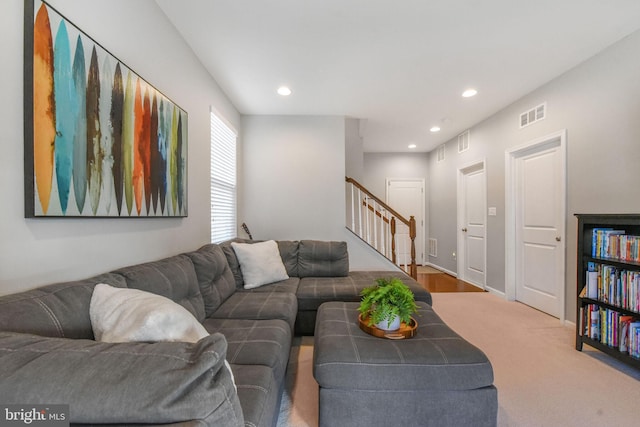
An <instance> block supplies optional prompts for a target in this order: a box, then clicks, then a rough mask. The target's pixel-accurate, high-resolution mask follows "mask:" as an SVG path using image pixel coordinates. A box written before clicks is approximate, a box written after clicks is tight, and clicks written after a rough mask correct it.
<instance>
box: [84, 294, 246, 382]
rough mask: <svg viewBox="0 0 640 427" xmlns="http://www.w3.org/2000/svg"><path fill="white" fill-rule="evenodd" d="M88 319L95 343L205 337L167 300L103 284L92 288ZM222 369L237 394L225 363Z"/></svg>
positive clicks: (193, 320)
mask: <svg viewBox="0 0 640 427" xmlns="http://www.w3.org/2000/svg"><path fill="white" fill-rule="evenodd" d="M89 318H90V319H91V327H92V328H93V335H95V337H96V340H97V341H104V342H138V341H151V342H156V341H182V342H198V341H199V340H201V339H202V338H204V337H206V336H208V335H209V332H207V330H206V329H205V328H204V326H202V324H200V322H198V320H197V319H196V318H195V317H193V314H191V313H190V312H189V311H188V310H187V309H186V308H184V307H183V306H181V305H180V304H177V303H175V302H173V301H172V300H170V299H169V298H166V297H163V296H162V295H156V294H152V293H151V292H145V291H141V290H138V289H128V288H114V287H113V286H111V285H107V284H104V283H99V284H97V285H96V286H95V287H94V288H93V295H91V302H90V303H89ZM224 365H225V366H226V367H227V369H228V370H229V374H230V375H231V381H232V382H233V386H234V387H235V388H236V391H237V390H238V387H237V386H236V380H235V378H234V376H233V371H232V370H231V365H229V362H228V361H227V360H226V359H225V361H224Z"/></svg>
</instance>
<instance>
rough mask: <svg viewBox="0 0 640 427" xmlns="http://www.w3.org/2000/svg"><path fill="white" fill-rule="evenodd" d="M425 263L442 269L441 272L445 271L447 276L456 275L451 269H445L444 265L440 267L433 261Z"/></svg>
mask: <svg viewBox="0 0 640 427" xmlns="http://www.w3.org/2000/svg"><path fill="white" fill-rule="evenodd" d="M426 264H427V265H428V266H429V267H433V268H435V269H438V270H440V271H442V272H444V273H447V274H448V275H449V276H453V277H458V273H454V272H453V271H449V270H447V269H446V268H444V267H440V266H439V265H436V264H434V263H432V262H428V263H426Z"/></svg>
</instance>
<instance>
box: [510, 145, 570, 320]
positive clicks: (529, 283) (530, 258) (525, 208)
mask: <svg viewBox="0 0 640 427" xmlns="http://www.w3.org/2000/svg"><path fill="white" fill-rule="evenodd" d="M551 145H552V146H551V147H549V146H548V145H545V146H541V147H534V148H532V149H531V150H529V151H525V152H524V153H522V155H521V156H519V157H518V158H517V159H516V163H515V179H516V182H515V185H516V195H515V232H516V256H515V261H516V270H515V280H516V287H515V288H516V300H518V301H521V302H523V303H525V304H527V305H530V306H531V307H534V308H536V309H538V310H541V311H543V312H545V313H548V314H550V315H552V316H555V317H559V316H560V314H561V307H560V305H561V304H560V302H561V295H560V293H561V292H564V286H563V283H564V277H563V276H564V243H563V242H562V237H563V236H564V218H563V204H562V203H563V197H564V193H563V192H564V185H563V176H564V174H563V170H564V169H563V167H564V166H563V164H562V159H563V157H562V155H561V151H560V146H559V145H557V144H553V143H552V144H551Z"/></svg>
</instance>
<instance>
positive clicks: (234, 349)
mask: <svg viewBox="0 0 640 427" xmlns="http://www.w3.org/2000/svg"><path fill="white" fill-rule="evenodd" d="M203 325H204V327H205V328H206V329H207V331H209V332H211V333H220V334H222V335H224V337H225V338H226V340H227V344H228V349H227V360H228V361H229V363H230V364H231V365H232V366H233V365H264V366H268V367H269V368H270V369H272V370H273V373H274V378H275V379H276V380H277V381H278V382H282V381H283V380H284V373H285V371H286V368H287V362H288V360H289V352H290V350H291V342H292V340H293V334H292V332H291V328H290V327H289V325H288V324H287V323H286V322H285V321H284V320H279V319H273V320H238V319H206V320H205V321H204V323H203ZM236 372H237V370H234V374H235V373H236ZM236 384H237V385H238V388H239V386H240V383H238V382H237V383H236Z"/></svg>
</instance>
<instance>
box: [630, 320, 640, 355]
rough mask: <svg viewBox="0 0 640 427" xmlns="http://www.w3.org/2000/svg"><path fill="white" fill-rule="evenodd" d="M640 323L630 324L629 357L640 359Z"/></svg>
mask: <svg viewBox="0 0 640 427" xmlns="http://www.w3.org/2000/svg"><path fill="white" fill-rule="evenodd" d="M639 344H640V322H631V323H629V342H628V346H629V348H628V352H629V356H631V357H635V358H636V359H638V358H640V347H639Z"/></svg>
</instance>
